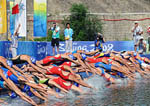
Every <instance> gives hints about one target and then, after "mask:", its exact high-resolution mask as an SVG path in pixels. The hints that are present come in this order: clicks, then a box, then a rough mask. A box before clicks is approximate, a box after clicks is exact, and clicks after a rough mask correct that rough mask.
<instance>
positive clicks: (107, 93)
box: [2, 73, 149, 106]
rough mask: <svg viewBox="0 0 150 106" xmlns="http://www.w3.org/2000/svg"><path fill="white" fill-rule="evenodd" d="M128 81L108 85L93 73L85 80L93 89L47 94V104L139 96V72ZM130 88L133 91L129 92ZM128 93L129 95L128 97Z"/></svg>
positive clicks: (17, 102) (17, 104)
mask: <svg viewBox="0 0 150 106" xmlns="http://www.w3.org/2000/svg"><path fill="white" fill-rule="evenodd" d="M128 81H129V79H117V84H112V85H110V86H107V84H108V82H106V81H105V80H104V79H103V78H102V77H100V76H98V75H95V76H94V77H91V78H90V79H88V80H86V81H85V82H86V83H88V84H89V85H91V86H92V87H94V88H95V89H89V88H86V87H81V88H82V89H83V91H84V92H85V93H84V94H83V95H79V94H78V93H76V92H74V91H69V93H68V94H66V95H65V96H64V98H62V99H57V98H55V97H54V96H49V99H48V101H49V102H48V104H47V106H56V105H57V106H66V105H68V106H76V105H81V104H83V105H87V104H91V105H93V104H95V105H96V106H97V105H105V104H107V101H108V100H110V99H113V96H114V94H116V95H117V96H118V98H120V99H121V100H122V99H125V98H124V97H123V96H127V98H131V97H133V96H134V95H135V94H136V95H138V96H139V98H140V97H141V93H140V92H139V90H142V89H144V88H143V87H142V88H141V86H140V84H141V81H143V82H145V81H144V80H143V78H142V77H141V76H140V74H139V73H136V80H135V81H134V82H135V83H132V84H131V85H129V84H128ZM146 81H148V80H146ZM145 83H146V82H145ZM142 84H144V83H142ZM146 84H147V83H146ZM144 86H145V85H144ZM146 86H147V85H146ZM148 88H149V87H147V89H148ZM147 89H146V90H147ZM132 90H133V91H134V92H135V93H133V92H131V91H132ZM143 91H144V90H142V92H143ZM147 91H149V90H147ZM117 92H120V93H117ZM124 92H127V93H124ZM130 93H131V94H130ZM132 93H133V94H132ZM119 94H121V95H119ZM130 95H131V97H129V96H130ZM141 98H142V97H141ZM33 99H34V100H35V101H37V102H38V103H39V99H36V98H35V97H34V98H33ZM115 99H116V104H121V102H120V101H117V97H116V98H115ZM106 100H107V101H106ZM127 100H128V101H130V99H127ZM6 102H8V104H7V105H5V104H2V106H31V105H30V104H28V103H27V102H25V101H23V100H21V99H20V98H19V97H18V98H16V99H8V100H7V101H6ZM126 103H127V102H126V101H124V102H123V103H122V104H126ZM110 104H114V103H112V102H110ZM127 104H128V103H127Z"/></svg>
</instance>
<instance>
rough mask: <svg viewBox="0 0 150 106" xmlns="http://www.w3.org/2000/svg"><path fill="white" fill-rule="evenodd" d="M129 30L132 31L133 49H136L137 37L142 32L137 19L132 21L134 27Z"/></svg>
mask: <svg viewBox="0 0 150 106" xmlns="http://www.w3.org/2000/svg"><path fill="white" fill-rule="evenodd" d="M131 32H132V33H133V41H134V51H136V50H137V43H138V41H139V38H140V37H141V35H142V34H143V29H142V27H141V26H139V23H138V21H135V22H134V27H133V28H132V30H131Z"/></svg>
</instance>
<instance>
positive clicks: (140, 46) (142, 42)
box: [137, 36, 146, 54]
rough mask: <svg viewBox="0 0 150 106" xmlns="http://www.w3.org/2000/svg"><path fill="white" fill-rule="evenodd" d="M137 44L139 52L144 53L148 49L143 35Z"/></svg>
mask: <svg viewBox="0 0 150 106" xmlns="http://www.w3.org/2000/svg"><path fill="white" fill-rule="evenodd" d="M137 46H138V49H139V50H138V53H139V54H143V53H144V52H145V51H146V41H145V40H144V38H143V37H142V36H141V37H140V38H139V41H138V43H137Z"/></svg>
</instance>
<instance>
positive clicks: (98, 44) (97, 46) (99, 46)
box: [95, 33, 104, 51]
mask: <svg viewBox="0 0 150 106" xmlns="http://www.w3.org/2000/svg"><path fill="white" fill-rule="evenodd" d="M102 43H104V38H103V36H102V34H101V33H97V34H96V38H95V50H97V49H99V50H100V51H102V49H103V46H102Z"/></svg>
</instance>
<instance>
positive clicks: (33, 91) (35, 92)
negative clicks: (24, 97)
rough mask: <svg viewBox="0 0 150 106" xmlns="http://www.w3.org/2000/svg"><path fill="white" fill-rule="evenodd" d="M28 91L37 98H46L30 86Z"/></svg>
mask: <svg viewBox="0 0 150 106" xmlns="http://www.w3.org/2000/svg"><path fill="white" fill-rule="evenodd" d="M30 91H31V92H32V93H33V94H34V95H35V96H36V97H38V98H40V99H43V100H47V98H46V97H43V96H41V95H40V94H39V93H38V92H37V91H35V90H34V89H32V88H30Z"/></svg>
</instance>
